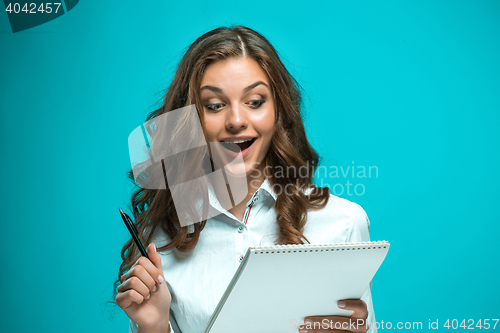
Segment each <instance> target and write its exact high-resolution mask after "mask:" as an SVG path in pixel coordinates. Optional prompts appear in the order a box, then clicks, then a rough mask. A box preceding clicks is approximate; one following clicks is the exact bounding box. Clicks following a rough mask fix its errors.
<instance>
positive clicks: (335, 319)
mask: <svg viewBox="0 0 500 333" xmlns="http://www.w3.org/2000/svg"><path fill="white" fill-rule="evenodd" d="M337 306H338V307H339V308H342V309H345V310H352V311H354V313H353V314H352V315H351V316H350V317H347V316H309V317H305V318H304V323H305V324H304V325H301V326H299V332H307V333H316V332H318V333H319V332H321V333H327V332H344V333H345V332H361V333H365V332H366V331H368V323H367V321H366V319H367V318H368V310H367V308H366V303H365V302H364V301H362V300H360V299H342V300H340V301H338V302H337Z"/></svg>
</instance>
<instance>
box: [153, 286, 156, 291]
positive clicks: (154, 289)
mask: <svg viewBox="0 0 500 333" xmlns="http://www.w3.org/2000/svg"><path fill="white" fill-rule="evenodd" d="M155 291H156V284H155V286H154V287H153V292H155Z"/></svg>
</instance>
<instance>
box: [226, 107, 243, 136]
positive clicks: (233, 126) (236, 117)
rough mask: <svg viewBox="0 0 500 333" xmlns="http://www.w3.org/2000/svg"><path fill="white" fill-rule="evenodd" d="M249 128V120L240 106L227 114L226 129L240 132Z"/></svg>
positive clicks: (232, 108)
mask: <svg viewBox="0 0 500 333" xmlns="http://www.w3.org/2000/svg"><path fill="white" fill-rule="evenodd" d="M247 126H248V119H247V115H246V112H245V110H244V108H242V107H240V106H239V105H236V106H231V109H230V110H229V112H228V113H227V118H226V128H227V129H228V130H229V131H232V132H239V131H240V130H242V129H245V128H246V127H247Z"/></svg>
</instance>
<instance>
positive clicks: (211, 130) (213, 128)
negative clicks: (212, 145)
mask: <svg viewBox="0 0 500 333" xmlns="http://www.w3.org/2000/svg"><path fill="white" fill-rule="evenodd" d="M218 126H220V122H218V121H215V120H214V119H212V118H211V117H207V116H205V121H204V130H205V136H206V137H207V139H208V141H215V137H216V136H217V133H219V128H218Z"/></svg>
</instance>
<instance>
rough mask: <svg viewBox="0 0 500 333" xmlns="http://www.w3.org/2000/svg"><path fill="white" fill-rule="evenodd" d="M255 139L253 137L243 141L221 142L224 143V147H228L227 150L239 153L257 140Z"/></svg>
mask: <svg viewBox="0 0 500 333" xmlns="http://www.w3.org/2000/svg"><path fill="white" fill-rule="evenodd" d="M255 139H256V138H253V139H251V140H248V141H245V142H241V143H233V142H224V141H221V144H222V147H224V148H226V149H227V150H230V151H232V152H235V153H238V152H240V151H244V150H246V149H248V148H249V147H250V146H251V145H252V144H253V143H254V142H255Z"/></svg>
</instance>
